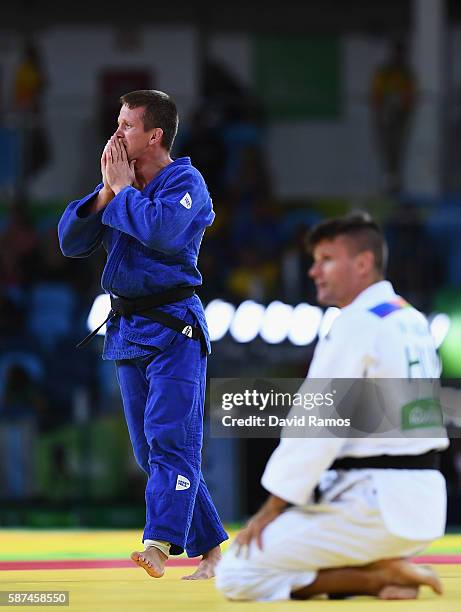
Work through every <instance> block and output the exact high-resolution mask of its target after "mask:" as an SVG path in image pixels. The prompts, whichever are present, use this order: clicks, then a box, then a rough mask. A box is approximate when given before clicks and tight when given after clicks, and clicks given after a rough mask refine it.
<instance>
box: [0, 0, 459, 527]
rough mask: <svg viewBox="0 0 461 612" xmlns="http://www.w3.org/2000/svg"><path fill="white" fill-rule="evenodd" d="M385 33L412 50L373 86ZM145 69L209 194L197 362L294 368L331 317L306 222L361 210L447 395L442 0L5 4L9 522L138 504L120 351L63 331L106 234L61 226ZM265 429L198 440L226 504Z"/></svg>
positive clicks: (450, 310)
mask: <svg viewBox="0 0 461 612" xmlns="http://www.w3.org/2000/svg"><path fill="white" fill-rule="evenodd" d="M396 46H398V47H399V48H401V47H402V46H403V47H405V48H406V54H407V64H405V66H403V67H402V66H400V68H399V67H398V66H397V67H396V70H397V71H398V70H400V71H401V72H400V73H399V76H398V77H396V80H395V81H393V82H392V83H393V84H392V83H391V84H390V85H387V84H384V85H383V84H382V83H380V79H382V75H381V76H380V73H379V67H380V66H381V65H382V64H383V62H384V63H385V62H386V61H387V60H388V58H389V56H390V53H391V51H392V50H393V49H394V50H395V48H396ZM377 70H378V72H377ZM402 75H403V76H402ZM399 79H400V80H399ZM402 83H403V84H402ZM388 86H389V87H390V88H391V89H392V88H394V89H392V91H391V92H390V94H391V95H390V97H391V98H392V99H394V100H398V98H399V96H401V95H404V96H407V98H408V99H409V100H410V101H409V102H408V105H407V106H408V108H407V111H408V113H407V121H406V124H405V125H404V126H402V125H400V126H399V125H395V124H392V123H390V124H389V126H388V128H387V129H388V132H389V134H388V135H389V136H391V137H393V138H394V149H392V145H389V146H391V149H392V150H391V151H390V153H389V151H388V155H390V156H391V157H392V158H393V159H391V160H390V161H389V159H388V165H387V166H385V165H383V159H385V158H386V151H384V150H383V147H382V142H381V141H380V138H382V134H381V135H380V133H379V130H377V123H378V122H379V117H378V114H379V113H380V112H383V111H382V105H381V107H380V104H379V101H378V98H379V96H380V95H382V91H381V90H380V88H381V89H383V88H384V89H385V88H386V87H388ZM143 88H157V89H161V90H165V91H167V92H168V93H170V94H171V95H172V96H173V97H174V98H175V99H176V100H177V103H178V106H179V110H180V114H181V124H180V131H179V136H178V138H177V141H176V145H175V150H174V156H176V157H177V156H181V155H190V156H191V157H192V160H193V162H194V163H195V165H196V166H197V167H198V168H199V169H200V170H201V171H202V172H203V174H204V176H205V178H206V180H207V182H208V185H209V188H210V191H211V194H212V197H213V201H214V208H215V211H216V215H217V216H216V222H215V224H214V225H213V227H212V228H211V229H210V230H209V231H208V232H207V233H206V235H205V238H204V242H203V246H202V251H201V257H200V260H199V268H200V270H201V272H202V274H203V277H204V285H203V288H202V290H201V292H200V295H201V298H202V300H203V302H204V304H205V305H206V306H207V317H208V320H209V323H210V328H211V333H212V337H213V338H214V345H213V354H212V356H211V358H210V360H209V376H210V377H244V376H245V377H249V376H270V377H279V378H281V377H303V376H304V375H305V373H306V371H307V368H308V365H309V362H310V359H311V356H312V352H313V349H314V346H315V342H316V338H317V337H318V334H319V333H322V330H325V329H326V326H327V325H328V320H331V316H334V313H332V312H331V311H329V312H327V313H325V312H324V310H323V309H320V308H319V307H318V306H317V305H316V302H315V294H314V290H313V286H312V284H311V283H310V281H309V279H308V277H307V268H308V266H309V258H308V256H307V255H306V253H305V251H304V238H305V236H306V233H307V232H308V230H309V228H310V227H311V226H312V224H314V223H316V222H317V221H319V220H321V219H324V218H326V217H329V216H333V215H336V214H340V213H344V212H347V211H352V210H357V209H360V210H368V211H369V212H370V213H372V214H373V215H374V216H375V217H376V218H377V219H378V220H379V221H380V223H381V224H382V225H383V227H384V229H385V232H386V235H387V238H388V240H389V244H390V255H391V257H390V264H389V278H390V280H391V281H392V282H393V283H394V285H395V287H396V289H397V291H398V292H401V293H402V295H404V296H405V297H406V298H407V299H408V300H409V301H411V302H412V303H413V305H415V306H416V307H417V308H419V309H420V310H422V311H423V312H424V313H426V314H427V316H428V317H429V318H430V321H431V326H432V330H433V333H434V336H435V337H436V340H437V342H438V344H439V347H440V355H441V358H442V362H443V378H444V384H445V385H447V386H450V387H451V388H452V389H453V392H452V393H453V394H454V397H455V398H457V397H461V395H459V394H460V393H461V385H460V378H461V265H460V261H461V239H460V238H461V5H460V3H459V2H457V1H456V0H445V1H444V0H412V1H410V0H387V2H367V1H366V0H347V1H344V0H322V2H320V1H311V2H296V1H294V0H286V1H285V2H284V3H283V6H282V5H280V4H277V5H275V4H274V5H272V4H271V3H270V2H269V3H267V2H264V3H263V2H259V1H255V2H242V1H241V0H235V1H234V2H232V3H220V2H217V3H215V4H214V5H213V6H212V7H210V6H209V5H208V3H205V2H185V1H182V0H177V1H176V2H175V3H174V5H171V6H169V5H168V4H165V3H159V2H152V3H144V4H143V5H139V7H138V6H128V7H125V9H124V10H123V11H120V12H119V9H118V8H116V7H115V6H113V5H111V6H109V5H104V3H102V4H95V3H90V2H88V1H87V0H82V2H79V3H78V13H77V9H75V13H74V14H72V12H70V9H69V7H67V6H65V4H60V5H55V4H53V3H51V2H49V1H46V0H42V1H40V0H35V1H26V0H18V1H17V2H15V3H7V4H6V5H5V6H3V7H2V18H1V24H0V526H2V527H10V528H12V527H21V528H24V527H33V528H36V527H41V528H66V527H72V528H75V527H90V528H121V529H122V528H123V529H138V528H140V527H141V526H142V524H143V521H144V499H143V492H144V476H143V474H142V473H141V471H140V470H139V469H138V468H137V466H136V464H135V462H134V459H133V457H132V453H131V449H130V446H129V440H128V436H127V432H126V427H125V424H124V421H123V415H122V410H121V400H120V396H119V391H118V387H117V384H116V381H115V372H114V366H113V364H112V363H111V362H103V361H102V360H101V359H100V351H101V343H102V338H101V337H98V338H97V339H96V341H94V342H93V343H92V344H90V345H89V346H88V347H86V348H84V349H82V350H79V351H77V350H75V349H74V346H75V344H76V342H77V341H78V340H79V339H81V338H82V337H83V336H84V335H86V333H87V331H88V327H87V321H88V316H89V314H90V311H91V309H92V306H93V304H94V301H95V299H96V298H97V296H98V295H99V294H100V293H101V289H100V286H99V278H100V271H101V268H102V265H103V258H104V254H103V253H102V251H101V252H100V253H99V256H93V257H92V258H91V259H82V260H69V259H66V258H64V257H63V256H62V255H61V253H60V251H59V247H58V242H57V235H56V225H57V221H58V218H59V216H60V214H61V212H62V211H63V209H64V207H65V205H66V204H67V203H68V201H70V200H71V199H75V198H77V197H78V196H81V195H83V194H85V193H88V192H89V191H90V189H92V188H93V186H94V185H96V184H97V183H98V182H99V176H100V170H99V158H100V155H101V151H102V148H103V146H104V143H105V141H106V140H107V138H108V137H109V136H110V135H111V133H112V132H113V131H114V129H115V119H116V116H117V113H118V103H117V99H118V96H119V95H120V94H123V93H126V92H127V91H131V90H134V89H143ZM402 90H403V94H402ZM386 93H389V92H386ZM386 103H387V102H386ZM390 104H391V106H392V102H391V103H390ZM389 112H391V111H389ZM384 119H385V118H384ZM399 130H400V131H399ZM389 164H390V165H389ZM392 164H394V166H395V168H394V170H393V169H392V168H393V166H392ZM389 168H391V170H389ZM456 401H457V400H456ZM448 425H449V428H450V432H451V435H452V438H453V441H452V445H451V447H450V449H449V450H448V451H446V452H445V453H444V458H443V471H444V474H445V476H446V478H447V482H448V487H449V529H451V530H456V528H457V527H458V528H459V525H460V524H461V445H460V443H459V433H460V431H461V430H460V429H459V428H460V427H461V419H460V420H459V421H457V419H456V418H453V419H452V420H451V421H450V422H449V423H448ZM275 444H276V440H238V439H219V440H218V439H213V438H212V437H210V436H206V439H205V445H204V472H205V477H206V479H207V482H208V484H209V488H210V491H211V493H212V495H213V498H214V500H215V502H216V505H217V507H218V509H219V511H220V512H221V515H222V517H223V519H224V520H225V521H226V523H227V524H238V523H241V522H242V521H243V520H244V519H245V518H246V517H247V516H248V515H249V514H251V513H252V512H254V511H255V510H256V508H257V507H258V505H259V504H260V502H261V501H262V499H263V496H264V492H263V490H262V489H261V487H260V485H259V478H260V475H261V472H262V469H263V466H264V464H265V462H266V460H267V458H268V456H269V454H270V452H271V451H272V449H273V448H274V446H275Z"/></svg>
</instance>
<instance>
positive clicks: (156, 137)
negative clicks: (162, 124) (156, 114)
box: [149, 128, 163, 144]
mask: <svg viewBox="0 0 461 612" xmlns="http://www.w3.org/2000/svg"><path fill="white" fill-rule="evenodd" d="M162 136H163V130H162V128H154V129H153V130H152V134H151V137H150V139H149V144H156V143H159V144H160V143H161V142H162Z"/></svg>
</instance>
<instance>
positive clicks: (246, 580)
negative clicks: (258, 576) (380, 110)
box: [215, 555, 260, 600]
mask: <svg viewBox="0 0 461 612" xmlns="http://www.w3.org/2000/svg"><path fill="white" fill-rule="evenodd" d="M229 561H230V560H229V555H225V556H224V558H223V560H222V561H221V562H220V563H219V565H218V567H217V568H216V579H215V586H216V588H217V589H218V591H221V593H222V594H223V595H224V596H225V597H227V598H228V599H240V600H251V599H257V598H258V596H259V595H260V594H259V593H258V592H256V591H258V589H257V585H258V583H259V582H260V580H251V578H250V576H249V575H248V572H245V570H244V568H243V567H238V566H236V565H234V564H233V563H232V562H229Z"/></svg>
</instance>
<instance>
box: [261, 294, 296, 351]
mask: <svg viewBox="0 0 461 612" xmlns="http://www.w3.org/2000/svg"><path fill="white" fill-rule="evenodd" d="M293 310H294V308H293V306H290V305H289V304H284V303H283V302H278V301H276V302H271V303H270V304H269V306H268V307H267V308H266V311H265V313H264V318H263V322H262V326H261V330H260V332H259V334H260V336H261V338H262V339H263V340H265V341H266V342H267V343H268V344H279V343H280V342H283V341H284V340H286V339H287V336H288V332H289V331H290V326H291V319H292V317H293Z"/></svg>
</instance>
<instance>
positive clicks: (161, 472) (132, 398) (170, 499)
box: [116, 334, 228, 557]
mask: <svg viewBox="0 0 461 612" xmlns="http://www.w3.org/2000/svg"><path fill="white" fill-rule="evenodd" d="M206 361H207V357H206V355H204V354H203V352H202V349H201V345H200V342H199V341H197V340H192V339H190V338H187V337H186V336H184V335H181V334H175V336H174V339H173V340H172V342H171V344H169V345H168V346H167V347H166V348H165V350H157V349H155V348H153V350H152V353H151V354H149V355H148V356H146V357H138V358H134V359H124V360H119V361H117V362H116V368H117V379H118V382H119V385H120V390H121V393H122V399H123V407H124V412H125V417H126V422H127V426H128V431H129V434H130V438H131V443H132V445H133V450H134V455H135V458H136V461H137V462H138V464H139V465H140V467H141V468H142V469H143V470H144V471H145V472H146V474H147V476H148V481H147V486H146V526H145V529H144V535H143V541H144V540H145V539H150V540H166V541H167V542H170V543H171V549H170V552H171V554H181V553H182V552H183V550H186V552H187V554H188V556H189V557H196V556H198V555H200V554H203V553H204V552H206V551H208V550H210V549H211V548H213V547H214V546H217V545H218V544H220V543H221V542H223V541H224V540H227V538H228V536H227V534H226V532H225V531H224V528H223V526H222V524H221V521H220V519H219V516H218V513H217V511H216V508H215V507H214V504H213V502H212V500H211V497H210V494H209V492H208V489H207V486H206V484H205V481H204V479H203V475H202V472H201V450H202V437H203V408H204V403H205V387H206ZM189 483H190V484H189Z"/></svg>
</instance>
